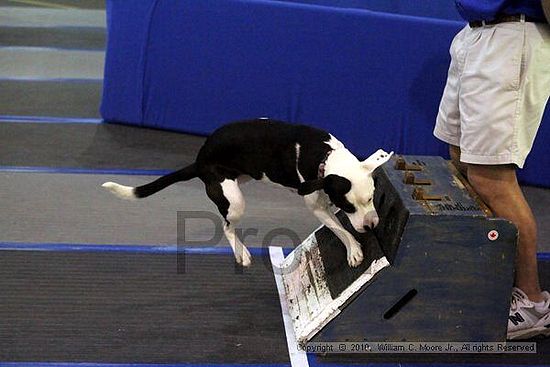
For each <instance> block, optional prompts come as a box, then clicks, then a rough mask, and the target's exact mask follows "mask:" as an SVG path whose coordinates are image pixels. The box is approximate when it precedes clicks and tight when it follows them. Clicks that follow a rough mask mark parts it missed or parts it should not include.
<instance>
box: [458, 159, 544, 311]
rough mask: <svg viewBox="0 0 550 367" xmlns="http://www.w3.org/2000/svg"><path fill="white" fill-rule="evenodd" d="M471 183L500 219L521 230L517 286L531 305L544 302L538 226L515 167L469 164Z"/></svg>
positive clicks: (469, 179) (517, 263) (517, 260)
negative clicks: (540, 275)
mask: <svg viewBox="0 0 550 367" xmlns="http://www.w3.org/2000/svg"><path fill="white" fill-rule="evenodd" d="M468 181H469V182H470V184H471V185H472V187H473V188H474V190H475V191H476V192H477V193H478V195H479V196H480V197H481V198H482V199H483V201H484V202H485V203H486V204H487V205H488V206H489V208H491V210H492V211H493V213H494V214H495V215H496V216H497V217H502V218H506V219H508V220H510V221H511V222H512V223H514V224H515V225H516V226H517V227H518V230H519V242H518V251H517V258H516V278H515V286H516V287H518V288H520V289H521V290H522V291H523V292H525V294H526V295H527V296H528V297H529V299H530V300H531V301H533V302H540V301H543V300H544V297H543V296H542V294H541V288H540V284H539V277H538V268H537V224H536V221H535V218H534V216H533V213H532V211H531V208H530V207H529V204H528V203H527V201H526V200H525V197H524V196H523V192H522V191H521V188H520V186H519V184H518V181H517V178H516V168H515V166H514V165H476V164H468Z"/></svg>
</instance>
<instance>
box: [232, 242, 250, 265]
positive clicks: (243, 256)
mask: <svg viewBox="0 0 550 367" xmlns="http://www.w3.org/2000/svg"><path fill="white" fill-rule="evenodd" d="M235 261H237V264H240V265H242V266H244V267H249V266H250V265H251V264H252V255H250V251H248V249H247V248H246V247H245V246H243V247H242V251H241V253H239V254H235Z"/></svg>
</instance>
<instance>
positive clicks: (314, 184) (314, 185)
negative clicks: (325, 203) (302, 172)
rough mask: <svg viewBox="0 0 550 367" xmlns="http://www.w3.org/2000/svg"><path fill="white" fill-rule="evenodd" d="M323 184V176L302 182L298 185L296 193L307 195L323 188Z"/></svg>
mask: <svg viewBox="0 0 550 367" xmlns="http://www.w3.org/2000/svg"><path fill="white" fill-rule="evenodd" d="M324 184H325V179H324V178H318V179H316V180H310V181H305V182H302V183H301V184H300V186H299V187H298V195H302V196H304V195H309V194H311V193H313V192H315V191H318V190H321V189H323V187H324Z"/></svg>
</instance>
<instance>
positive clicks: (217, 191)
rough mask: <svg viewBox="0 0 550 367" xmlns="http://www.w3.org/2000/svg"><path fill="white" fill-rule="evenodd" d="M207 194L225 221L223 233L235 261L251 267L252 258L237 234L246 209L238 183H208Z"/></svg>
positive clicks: (232, 181) (233, 181)
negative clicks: (236, 229)
mask: <svg viewBox="0 0 550 367" xmlns="http://www.w3.org/2000/svg"><path fill="white" fill-rule="evenodd" d="M206 194H207V195H208V197H209V198H210V200H212V201H213V202H214V204H216V206H217V207H218V210H219V211H220V213H221V215H222V216H223V218H224V219H225V223H224V226H223V231H224V234H225V237H226V238H227V240H228V241H229V244H230V245H231V248H232V249H233V253H234V254H235V260H236V261H237V263H239V264H242V265H243V266H249V265H250V264H251V262H252V256H251V255H250V252H249V251H248V249H247V248H246V246H245V245H244V244H243V243H242V242H241V240H240V239H239V237H238V236H237V234H236V233H235V226H236V225H237V224H238V223H239V222H240V220H241V218H242V216H243V214H244V209H245V201H244V197H243V194H242V192H241V189H240V188H239V185H238V183H237V181H236V180H230V179H225V180H224V181H222V182H221V183H218V182H213V183H207V184H206Z"/></svg>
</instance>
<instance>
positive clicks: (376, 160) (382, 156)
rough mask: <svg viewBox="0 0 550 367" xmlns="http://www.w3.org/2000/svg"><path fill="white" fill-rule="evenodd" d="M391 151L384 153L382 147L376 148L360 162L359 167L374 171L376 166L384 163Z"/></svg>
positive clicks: (391, 153) (388, 158) (389, 156)
mask: <svg viewBox="0 0 550 367" xmlns="http://www.w3.org/2000/svg"><path fill="white" fill-rule="evenodd" d="M392 155H393V152H390V153H386V152H385V151H383V150H382V149H378V150H377V151H376V152H375V153H374V154H372V155H371V156H370V157H368V158H367V159H365V160H364V161H363V162H361V167H363V168H364V169H366V170H367V171H369V172H372V171H374V170H375V169H376V168H378V167H380V166H381V165H383V164H384V163H386V162H387V161H389V160H390V158H391V156H392Z"/></svg>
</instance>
